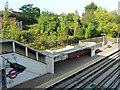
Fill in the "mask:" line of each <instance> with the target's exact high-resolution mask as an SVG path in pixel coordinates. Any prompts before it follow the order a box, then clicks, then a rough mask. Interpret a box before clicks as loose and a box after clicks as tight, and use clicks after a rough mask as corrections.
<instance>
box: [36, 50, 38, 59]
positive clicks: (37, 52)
mask: <svg viewBox="0 0 120 90" xmlns="http://www.w3.org/2000/svg"><path fill="white" fill-rule="evenodd" d="M36 60H37V61H38V52H36Z"/></svg>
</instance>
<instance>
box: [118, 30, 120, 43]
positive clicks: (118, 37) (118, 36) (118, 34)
mask: <svg viewBox="0 0 120 90" xmlns="http://www.w3.org/2000/svg"><path fill="white" fill-rule="evenodd" d="M119 33H120V32H118V38H117V43H119Z"/></svg>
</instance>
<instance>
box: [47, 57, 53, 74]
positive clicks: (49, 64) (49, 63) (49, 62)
mask: <svg viewBox="0 0 120 90" xmlns="http://www.w3.org/2000/svg"><path fill="white" fill-rule="evenodd" d="M46 63H47V70H48V72H50V73H54V58H53V57H49V56H46Z"/></svg>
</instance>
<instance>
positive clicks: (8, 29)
mask: <svg viewBox="0 0 120 90" xmlns="http://www.w3.org/2000/svg"><path fill="white" fill-rule="evenodd" d="M8 10H9V9H8V2H7V3H6V5H5V11H3V22H2V38H3V39H13V40H16V41H19V34H20V31H19V29H18V28H17V25H16V22H13V21H12V20H11V21H9V22H8V18H9V15H10V13H9V11H8Z"/></svg>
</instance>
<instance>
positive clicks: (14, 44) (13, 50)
mask: <svg viewBox="0 0 120 90" xmlns="http://www.w3.org/2000/svg"><path fill="white" fill-rule="evenodd" d="M13 52H14V53H15V42H14V41H13Z"/></svg>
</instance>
